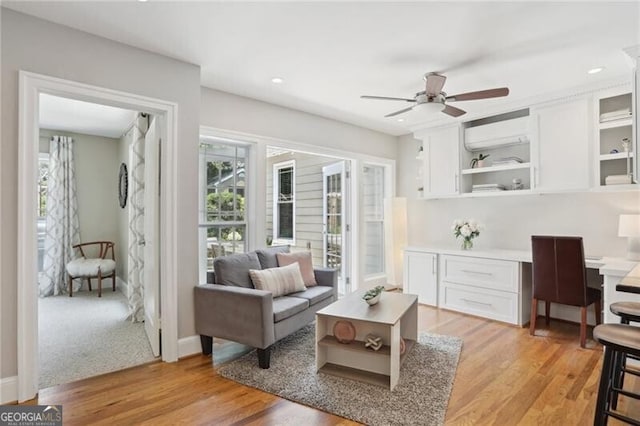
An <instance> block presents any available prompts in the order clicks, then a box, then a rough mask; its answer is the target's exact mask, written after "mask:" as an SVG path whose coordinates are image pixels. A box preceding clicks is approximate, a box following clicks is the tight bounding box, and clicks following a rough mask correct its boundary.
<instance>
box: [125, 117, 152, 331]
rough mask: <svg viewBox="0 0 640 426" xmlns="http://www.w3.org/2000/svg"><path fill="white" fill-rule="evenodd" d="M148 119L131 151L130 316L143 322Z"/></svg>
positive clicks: (137, 129)
mask: <svg viewBox="0 0 640 426" xmlns="http://www.w3.org/2000/svg"><path fill="white" fill-rule="evenodd" d="M148 118H149V117H148V115H146V114H138V116H137V117H136V122H135V124H134V126H133V141H132V143H131V147H130V149H129V163H130V168H129V174H130V176H129V197H130V198H129V274H128V281H129V282H128V284H129V316H128V318H127V319H128V320H130V321H132V322H142V321H144V135H145V133H146V132H147V129H148V127H149V120H148Z"/></svg>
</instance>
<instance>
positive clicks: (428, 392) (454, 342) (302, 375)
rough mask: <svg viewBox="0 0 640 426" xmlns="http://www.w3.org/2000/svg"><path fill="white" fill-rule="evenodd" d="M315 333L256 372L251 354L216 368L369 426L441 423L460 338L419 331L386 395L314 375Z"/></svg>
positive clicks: (280, 348) (294, 338)
mask: <svg viewBox="0 0 640 426" xmlns="http://www.w3.org/2000/svg"><path fill="white" fill-rule="evenodd" d="M314 333H315V331H314V328H313V325H309V326H307V327H305V328H303V329H302V330H300V331H298V332H296V333H294V334H292V335H291V336H289V337H287V338H285V339H283V340H281V341H280V342H277V343H276V344H275V345H274V346H273V352H272V354H271V367H270V368H269V369H261V368H259V367H258V359H257V356H256V353H255V352H252V353H249V354H246V355H244V356H243V357H242V358H240V359H238V360H236V361H231V362H229V363H227V364H225V365H222V366H220V367H217V370H218V372H219V373H220V375H221V376H223V377H226V378H228V379H231V380H234V381H236V382H239V383H242V384H245V385H248V386H252V387H255V388H258V389H261V390H264V391H266V392H269V393H273V394H276V395H279V396H281V397H283V398H286V399H289V400H291V401H295V402H299V403H302V404H305V405H309V406H311V407H314V408H318V409H320V410H323V411H327V412H330V413H334V414H337V415H339V416H342V417H346V418H348V419H352V420H355V421H358V422H361V423H365V424H368V425H442V424H444V420H445V414H446V412H447V405H448V403H449V395H450V393H451V388H452V386H453V379H454V377H455V374H456V368H457V366H458V358H459V356H460V351H461V349H462V339H460V338H458V337H450V336H440V335H435V334H427V333H420V336H419V339H418V342H417V343H416V344H415V345H414V346H413V349H412V350H411V352H410V353H409V355H408V356H407V359H406V360H405V363H404V364H403V366H402V369H401V371H400V382H399V383H398V385H397V386H396V388H395V389H394V390H393V391H389V390H388V389H385V388H382V387H378V386H374V385H369V384H366V383H362V382H358V381H354V380H349V379H343V378H340V377H334V376H330V375H327V374H323V373H320V374H318V373H316V371H315V340H314ZM292 420H294V419H292ZM293 423H295V422H292V424H293Z"/></svg>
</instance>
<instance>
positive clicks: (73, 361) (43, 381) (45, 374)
mask: <svg viewBox="0 0 640 426" xmlns="http://www.w3.org/2000/svg"><path fill="white" fill-rule="evenodd" d="M127 313H128V312H127V301H126V299H125V296H124V295H123V294H122V293H121V292H120V291H116V292H113V291H111V289H110V288H108V289H107V290H106V291H105V289H103V292H102V297H100V298H99V297H98V293H97V291H95V290H94V291H93V292H88V291H80V292H77V293H75V292H74V294H73V297H69V296H68V295H61V296H52V297H45V298H41V299H39V300H38V345H39V355H40V383H39V387H40V389H44V388H47V387H50V386H54V385H58V384H62V383H68V382H72V381H75V380H79V379H84V378H87V377H92V376H97V375H99V374H104V373H108V372H111V371H117V370H122V369H124V368H128V367H133V366H135V365H139V364H143V363H146V362H150V361H153V360H154V359H155V358H154V357H153V353H152V352H151V346H150V344H149V341H148V340H147V336H146V334H145V332H144V324H143V323H135V324H134V323H131V322H129V321H126V317H127Z"/></svg>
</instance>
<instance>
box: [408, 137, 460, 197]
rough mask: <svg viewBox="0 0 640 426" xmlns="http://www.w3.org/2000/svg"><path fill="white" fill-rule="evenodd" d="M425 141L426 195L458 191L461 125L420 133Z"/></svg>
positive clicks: (424, 173) (449, 193)
mask: <svg viewBox="0 0 640 426" xmlns="http://www.w3.org/2000/svg"><path fill="white" fill-rule="evenodd" d="M418 136H419V137H420V138H421V139H422V141H423V157H424V169H423V170H424V171H423V175H424V176H423V177H424V196H425V197H426V198H428V197H432V196H442V195H454V194H457V193H458V184H459V180H458V179H459V173H460V127H459V126H458V125H455V126H448V127H442V128H439V129H434V130H430V131H429V132H426V133H423V134H420V135H418Z"/></svg>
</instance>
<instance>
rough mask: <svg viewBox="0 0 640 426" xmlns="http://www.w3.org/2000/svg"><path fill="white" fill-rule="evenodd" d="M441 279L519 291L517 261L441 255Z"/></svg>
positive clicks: (475, 285)
mask: <svg viewBox="0 0 640 426" xmlns="http://www.w3.org/2000/svg"><path fill="white" fill-rule="evenodd" d="M440 266H441V269H440V271H441V277H442V278H441V279H442V281H446V282H448V283H456V284H466V285H471V286H474V287H482V288H488V289H494V290H503V291H510V292H513V293H517V292H518V291H519V287H520V286H519V284H518V283H519V273H518V271H519V268H518V262H512V261H508V260H493V259H482V258H479V257H466V256H442V263H441V265H440Z"/></svg>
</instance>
